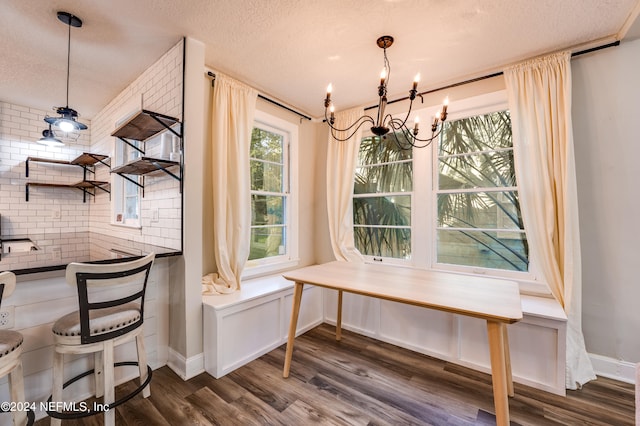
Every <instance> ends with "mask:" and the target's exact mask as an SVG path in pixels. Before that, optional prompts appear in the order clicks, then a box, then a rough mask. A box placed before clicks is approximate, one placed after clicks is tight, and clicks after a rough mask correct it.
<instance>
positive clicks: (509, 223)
mask: <svg viewBox="0 0 640 426" xmlns="http://www.w3.org/2000/svg"><path fill="white" fill-rule="evenodd" d="M519 213H520V202H519V200H518V193H517V192H515V191H500V192H456V193H452V194H438V226H440V227H454V228H490V229H524V225H523V223H522V217H521V216H520V214H519Z"/></svg>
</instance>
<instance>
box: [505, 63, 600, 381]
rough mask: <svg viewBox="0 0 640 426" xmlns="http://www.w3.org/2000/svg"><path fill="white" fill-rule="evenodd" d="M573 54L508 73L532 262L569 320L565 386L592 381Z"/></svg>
mask: <svg viewBox="0 0 640 426" xmlns="http://www.w3.org/2000/svg"><path fill="white" fill-rule="evenodd" d="M570 59H571V54H570V52H562V53H557V54H553V55H549V56H546V57H543V58H537V59H533V60H529V61H525V62H523V63H520V64H516V65H514V66H511V67H508V68H507V69H505V71H504V76H505V82H506V86H507V93H508V97H509V108H510V110H511V117H512V125H513V147H514V161H515V166H516V177H517V179H518V187H519V188H518V189H519V193H520V203H521V210H522V217H523V221H524V224H525V229H526V230H527V240H528V241H529V246H530V252H531V255H532V259H533V261H534V262H535V265H536V267H537V269H538V270H539V271H540V273H541V275H542V276H541V278H542V280H543V281H545V282H546V283H547V284H548V286H549V288H550V290H551V293H552V294H553V296H554V297H555V298H556V299H557V300H558V302H560V304H561V305H562V306H563V308H564V310H565V312H566V314H567V317H568V323H567V359H566V377H565V379H566V380H565V381H566V387H567V388H568V389H577V388H580V387H581V386H582V385H583V384H584V383H586V382H588V381H590V380H593V379H595V378H596V377H595V374H594V372H593V367H592V365H591V361H590V359H589V356H588V354H587V351H586V348H585V343H584V337H583V334H582V276H581V256H580V235H579V229H578V197H577V188H576V174H575V159H574V152H573V130H572V123H571V65H570Z"/></svg>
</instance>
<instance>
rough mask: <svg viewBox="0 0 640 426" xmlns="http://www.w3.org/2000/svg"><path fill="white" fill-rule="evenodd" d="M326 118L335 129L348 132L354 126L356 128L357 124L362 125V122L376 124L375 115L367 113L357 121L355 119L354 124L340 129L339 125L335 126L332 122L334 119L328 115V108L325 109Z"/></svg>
mask: <svg viewBox="0 0 640 426" xmlns="http://www.w3.org/2000/svg"><path fill="white" fill-rule="evenodd" d="M324 119H325V120H326V121H327V124H328V125H329V127H331V128H332V129H333V130H335V131H338V132H348V131H350V130H351V129H352V128H354V127H355V126H358V127H360V126H362V124H364V123H366V122H369V123H371V124H374V121H373V117H371V116H370V115H366V114H365V115H363V116H361V117H360V118H358V119H357V120H356V121H354V122H353V124H351V125H350V126H348V127H346V128H344V129H339V128H338V127H336V126H334V125H333V123H332V120H331V119H330V118H328V117H327V110H326V109H325V110H324ZM361 121H362V122H361ZM360 122H361V123H360ZM354 133H355V132H354Z"/></svg>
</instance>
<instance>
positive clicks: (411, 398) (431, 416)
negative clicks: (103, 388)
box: [36, 324, 635, 426]
mask: <svg viewBox="0 0 640 426" xmlns="http://www.w3.org/2000/svg"><path fill="white" fill-rule="evenodd" d="M333 333H334V328H333V327H331V326H329V325H326V324H323V325H321V326H319V327H317V328H315V329H313V330H311V331H309V332H308V333H306V334H304V335H303V336H300V337H298V338H297V339H296V345H295V350H294V355H293V362H292V366H291V375H290V377H289V378H288V379H283V378H282V366H283V362H284V349H285V347H284V346H282V347H280V348H278V349H276V350H273V351H272V352H270V353H268V354H266V355H264V356H262V357H261V358H259V359H257V360H255V361H253V362H251V363H249V364H248V365H246V366H244V367H242V368H239V369H238V370H236V371H234V372H232V373H230V374H228V375H226V376H225V377H223V378H221V379H219V380H216V379H214V378H213V377H211V376H209V375H208V374H206V373H204V374H201V375H199V376H197V377H194V378H193V379H191V380H189V381H186V382H184V381H182V380H181V379H180V378H179V377H178V376H176V375H175V374H174V373H173V372H172V371H171V370H170V369H169V368H167V367H163V368H160V369H158V370H156V371H155V372H154V373H153V380H152V382H151V397H150V398H148V399H143V398H142V397H141V396H140V395H138V396H136V397H135V398H133V399H132V400H130V401H129V402H127V403H126V404H124V405H121V406H119V407H118V408H117V413H116V424H118V425H172V426H173V425H309V424H318V425H492V424H495V418H494V417H493V415H492V414H491V413H492V412H493V399H492V391H491V377H490V376H488V375H486V374H482V373H479V372H476V371H473V370H470V369H467V368H463V367H460V366H457V365H454V364H451V363H447V362H444V361H440V360H436V359H434V358H431V357H428V356H424V355H420V354H417V353H414V352H411V351H408V350H404V349H401V348H398V347H396V346H392V345H389V344H387V343H383V342H379V341H376V340H373V339H369V338H367V337H363V336H360V335H358V334H354V333H350V332H348V331H345V332H344V334H343V339H342V341H341V342H336V341H335V340H334V334H333ZM133 388H135V385H134V383H133V382H128V383H125V384H123V385H121V386H120V387H119V388H118V389H117V391H118V393H124V392H127V391H129V390H131V389H133ZM515 392H516V396H515V397H514V398H511V399H510V400H509V406H510V412H511V420H512V424H514V425H515V424H517V425H523V426H524V425H536V426H539V425H616V426H618V425H620V426H621V425H633V424H634V412H635V411H634V410H635V406H634V389H633V386H632V385H629V384H625V383H620V382H617V381H614V380H610V379H606V378H598V380H596V381H594V382H591V383H588V384H587V385H585V386H584V388H583V389H581V390H579V391H568V392H567V397H566V398H565V397H559V396H557V395H552V394H549V393H546V392H542V391H539V390H536V389H532V388H530V387H527V386H522V385H519V384H517V383H516V385H515ZM48 424H49V419H48V418H46V419H42V420H40V421H38V422H36V425H48ZM62 424H63V425H99V424H102V416H96V417H90V418H85V419H83V420H81V421H63V422H62Z"/></svg>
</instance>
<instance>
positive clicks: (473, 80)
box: [365, 40, 620, 111]
mask: <svg viewBox="0 0 640 426" xmlns="http://www.w3.org/2000/svg"><path fill="white" fill-rule="evenodd" d="M618 45H620V40H616V41H614V42H612V43H607V44H603V45H602V46H596V47H592V48H590V49H585V50H581V51H579V52H574V53H572V54H571V57H572V58H573V57H574V56H579V55H584V54H585V53H591V52H595V51H596V50H601V49H606V48H608V47H614V46H618ZM503 74H504V72H502V71H499V72H494V73H493V74H489V75H483V76H482V77H476V78H472V79H470V80H465V81H461V82H458V83H453V84H449V85H448V86H442V87H438V88H437V89H431V90H425V91H424V92H420V93H418V95H417V96H422V95H427V94H429V93H433V92H439V91H440V90H445V89H451V88H453V87H458V86H462V85H465V84H469V83H475V82H476V81H481V80H486V79H488V78H493V77H497V76H499V75H503ZM407 99H409V97H408V96H405V97H404V98H399V99H394V100H392V101H389V102H387V105H389V104H392V103H394V102H400V101H406V100H407ZM375 108H378V105H372V106H370V107H366V108H365V111H367V110H370V109H375Z"/></svg>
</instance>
